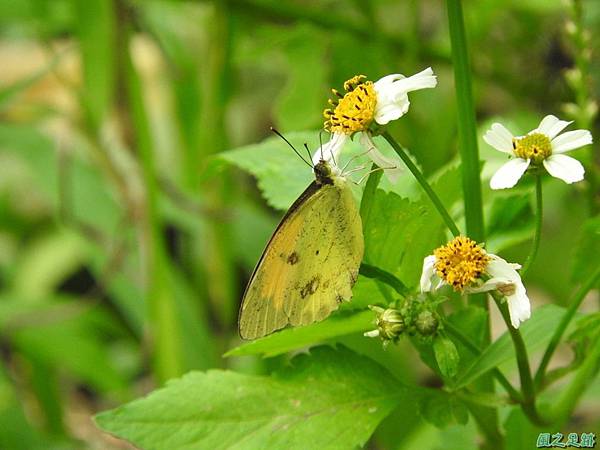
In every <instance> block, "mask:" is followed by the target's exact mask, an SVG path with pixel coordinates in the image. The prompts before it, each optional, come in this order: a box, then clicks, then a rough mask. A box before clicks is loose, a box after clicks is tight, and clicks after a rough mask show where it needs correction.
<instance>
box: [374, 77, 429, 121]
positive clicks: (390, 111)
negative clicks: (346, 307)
mask: <svg viewBox="0 0 600 450" xmlns="http://www.w3.org/2000/svg"><path fill="white" fill-rule="evenodd" d="M436 85H437V78H436V76H435V75H434V74H433V70H432V69H431V67H428V68H427V69H425V70H423V71H421V72H419V73H417V74H415V75H413V76H411V77H408V78H406V77H404V75H402V74H392V75H387V76H385V77H383V78H381V79H380V80H378V81H376V82H375V83H373V87H374V89H375V93H376V95H377V104H376V106H375V115H374V118H375V121H376V122H377V123H378V124H380V125H386V124H387V123H389V122H391V121H392V120H396V119H399V118H400V117H402V116H403V115H404V114H406V112H407V111H408V107H409V105H410V102H409V101H408V96H407V95H406V94H407V93H408V92H412V91H416V90H418V89H427V88H432V87H435V86H436Z"/></svg>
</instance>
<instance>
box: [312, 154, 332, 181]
mask: <svg viewBox="0 0 600 450" xmlns="http://www.w3.org/2000/svg"><path fill="white" fill-rule="evenodd" d="M313 171H314V173H315V178H316V179H317V184H319V185H323V184H333V176H334V173H333V169H332V168H331V165H330V164H329V162H327V161H325V160H324V159H321V160H320V161H319V162H318V163H316V164H315V165H314V167H313Z"/></svg>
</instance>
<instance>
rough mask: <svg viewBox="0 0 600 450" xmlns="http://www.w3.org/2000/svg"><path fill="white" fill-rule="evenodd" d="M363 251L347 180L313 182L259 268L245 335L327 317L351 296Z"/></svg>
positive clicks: (246, 306)
mask: <svg viewBox="0 0 600 450" xmlns="http://www.w3.org/2000/svg"><path fill="white" fill-rule="evenodd" d="M363 252H364V244H363V236H362V225H361V219H360V216H359V214H358V210H357V208H356V204H355V203H354V198H353V197H352V192H351V191H350V189H349V187H348V186H347V185H346V184H345V180H343V179H337V180H336V182H335V183H332V184H324V185H318V184H316V183H315V182H313V183H312V184H311V185H310V186H309V187H308V188H307V189H306V191H305V192H304V193H303V194H302V195H301V196H300V198H299V199H298V200H297V201H296V202H295V203H294V205H292V207H291V208H290V210H289V211H288V213H287V214H286V215H285V217H284V218H283V220H282V222H281V223H280V225H279V227H278V228H277V230H276V231H275V233H274V235H273V237H272V238H271V240H270V241H269V243H268V244H267V247H266V249H265V251H264V253H263V255H262V257H261V259H260V261H259V262H258V265H257V267H256V269H255V270H254V273H253V275H252V278H251V280H250V283H249V285H248V287H247V289H246V293H245V294H244V299H243V302H242V307H241V310H240V320H239V329H240V334H241V336H242V337H243V338H244V339H256V338H258V337H262V336H265V335H267V334H269V333H272V332H273V331H275V330H278V329H280V328H283V327H285V326H286V325H288V324H290V325H293V326H296V325H307V324H310V323H313V322H316V321H319V320H323V319H324V318H325V317H327V316H328V315H329V314H330V313H331V312H332V311H333V310H335V309H337V307H338V305H339V303H340V302H341V301H343V300H348V299H350V298H351V296H352V290H351V288H352V285H353V284H354V282H355V281H356V277H357V275H358V268H359V266H360V262H361V260H362V256H363Z"/></svg>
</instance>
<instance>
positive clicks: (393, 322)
mask: <svg viewBox="0 0 600 450" xmlns="http://www.w3.org/2000/svg"><path fill="white" fill-rule="evenodd" d="M435 306H436V304H435V303H434V302H432V301H431V300H430V299H429V298H428V297H427V296H426V295H422V294H421V295H418V296H410V297H407V298H405V299H404V300H401V301H399V304H398V305H393V307H389V308H381V307H379V306H373V305H371V306H369V308H370V309H371V310H372V311H374V312H375V313H376V314H377V317H376V319H375V325H376V327H377V328H376V329H375V330H372V331H369V332H367V333H365V336H369V337H380V338H381V339H382V340H383V342H384V344H388V343H389V342H396V341H397V340H398V339H399V338H400V336H402V335H403V334H406V335H409V336H416V337H418V338H421V339H423V340H426V341H429V340H431V339H432V338H433V337H434V336H435V335H436V334H437V333H438V331H439V330H440V329H441V326H440V320H439V316H438V314H437V313H436V312H435Z"/></svg>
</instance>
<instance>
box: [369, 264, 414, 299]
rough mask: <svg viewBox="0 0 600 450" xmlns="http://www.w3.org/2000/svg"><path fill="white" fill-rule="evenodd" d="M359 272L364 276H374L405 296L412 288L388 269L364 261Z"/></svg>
mask: <svg viewBox="0 0 600 450" xmlns="http://www.w3.org/2000/svg"><path fill="white" fill-rule="evenodd" d="M358 273H360V274H361V275H362V276H364V277H367V278H373V279H375V280H378V281H381V282H382V283H385V284H387V285H388V286H390V287H391V288H393V289H394V290H395V291H396V292H397V293H398V294H400V295H401V296H403V297H404V296H406V295H407V294H409V293H410V290H409V289H408V288H407V287H406V285H405V284H404V283H403V282H402V281H401V280H400V279H399V278H397V277H396V276H395V275H394V274H392V273H390V272H388V271H386V270H383V269H380V268H379V267H376V266H372V265H370V264H365V263H362V264H361V265H360V269H359V272H358Z"/></svg>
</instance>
